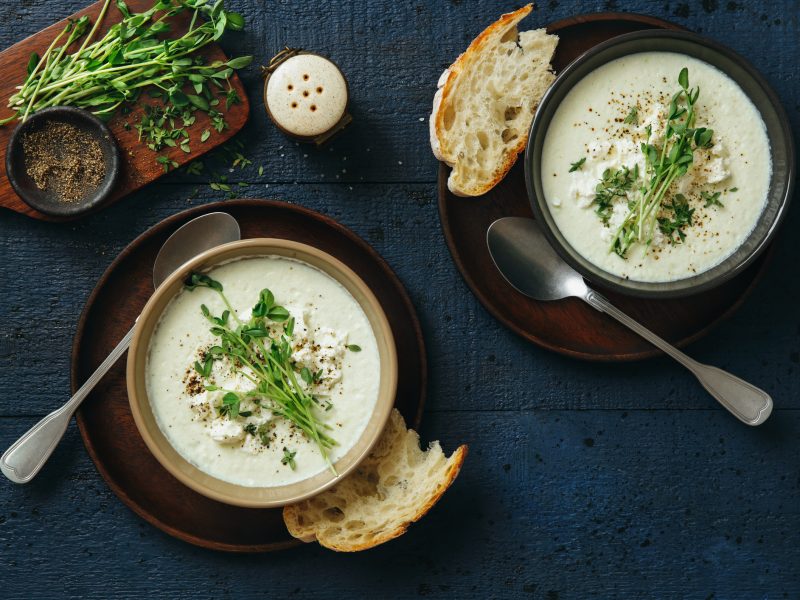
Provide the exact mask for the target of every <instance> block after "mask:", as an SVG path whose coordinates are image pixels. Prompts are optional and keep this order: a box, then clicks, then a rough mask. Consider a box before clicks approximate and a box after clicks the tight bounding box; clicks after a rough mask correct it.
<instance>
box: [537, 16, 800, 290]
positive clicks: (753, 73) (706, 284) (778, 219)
mask: <svg viewBox="0 0 800 600" xmlns="http://www.w3.org/2000/svg"><path fill="white" fill-rule="evenodd" d="M652 39H664V40H667V41H669V40H674V41H678V42H688V43H689V44H694V45H696V46H701V47H704V48H706V49H708V50H711V51H712V52H716V53H717V54H720V55H722V56H723V57H724V58H727V59H729V60H731V61H734V62H736V63H738V65H739V67H741V69H742V71H743V73H744V75H745V76H746V77H749V78H750V79H751V80H752V81H753V83H754V84H755V85H756V86H757V87H758V88H760V89H761V91H762V92H763V94H764V96H765V98H766V100H767V102H768V103H769V104H770V105H771V109H772V110H773V111H774V113H775V116H776V118H777V122H778V129H779V130H780V132H781V134H782V137H783V141H785V148H784V150H785V152H786V167H785V172H786V185H785V186H783V187H782V189H781V190H780V202H779V203H778V204H777V209H776V213H775V216H774V218H773V220H772V223H771V224H770V225H769V228H768V229H767V231H766V234H765V235H764V237H763V239H762V240H761V242H760V243H758V245H757V246H755V247H754V248H753V249H752V250H751V251H750V253H749V254H748V255H747V256H746V257H745V258H744V259H742V260H740V261H739V262H738V263H737V264H734V265H732V266H731V267H730V268H728V269H727V270H724V271H720V272H719V273H718V274H716V275H715V276H714V277H712V278H708V273H710V272H712V271H713V270H714V269H716V268H717V267H719V266H721V265H723V264H724V263H725V261H727V260H728V259H729V258H730V257H731V256H734V255H735V253H736V250H734V252H733V253H732V254H731V255H730V256H729V257H728V258H726V259H724V260H723V261H722V262H720V263H719V264H717V265H715V266H714V267H711V268H710V269H707V270H706V271H702V272H701V273H699V274H697V275H694V276H692V277H686V278H683V279H677V280H673V281H666V282H646V281H638V280H629V279H626V278H623V277H619V276H617V275H614V274H612V273H609V272H608V271H605V270H604V269H602V268H601V267H598V266H597V265H594V264H593V263H591V262H590V261H589V260H588V259H586V258H585V257H583V256H582V255H581V254H580V253H579V252H578V251H577V250H574V249H572V248H571V246H569V244H568V243H567V242H566V240H565V239H564V240H562V239H561V237H563V236H562V235H561V234H560V232H557V230H558V227H557V226H556V225H555V223H551V220H552V218H550V217H549V212H550V211H549V207H547V206H546V200H545V199H544V193H543V191H542V180H541V169H540V168H539V167H538V165H537V166H534V161H535V160H537V158H538V159H539V160H540V155H541V150H542V146H543V144H544V137H545V136H544V134H543V135H542V140H541V143H540V144H536V141H537V140H536V138H537V133H538V130H539V129H541V128H544V130H545V131H544V133H545V134H546V130H547V127H549V124H550V119H551V118H552V114H551V115H550V118H548V119H546V120H545V112H546V108H547V107H548V105H549V104H550V103H551V102H553V99H554V98H555V97H556V96H557V94H558V93H559V92H560V91H561V88H563V87H565V86H567V92H566V93H568V92H569V89H571V88H572V87H573V86H574V85H575V84H577V83H578V82H579V81H581V80H582V79H583V77H580V78H576V79H575V81H572V82H571V81H570V78H571V76H572V74H573V73H574V72H575V71H576V70H578V69H579V68H580V67H581V66H582V65H583V64H584V63H586V62H588V61H589V60H591V59H593V58H595V57H597V56H598V55H602V54H604V53H612V52H611V51H612V50H613V49H615V48H616V47H618V46H620V45H625V44H633V45H635V44H636V42H639V41H641V40H652ZM647 51H648V50H643V49H637V48H635V47H634V48H632V49H631V51H630V52H626V53H624V54H622V55H620V56H626V55H631V54H639V53H641V52H647ZM658 51H663V52H669V51H670V50H668V49H661V50H658ZM673 51H674V52H680V53H683V54H688V55H690V56H692V54H691V53H690V52H686V51H685V49H682V50H673ZM620 56H613V57H609V59H608V60H607V61H604V62H603V63H601V64H606V63H607V62H610V61H612V60H615V59H616V58H619V57H620ZM694 58H697V59H698V60H701V61H703V62H708V61H707V60H705V59H703V58H700V57H698V56H694ZM599 66H600V65H598V67H599ZM712 66H714V68H717V69H719V70H720V71H722V72H723V73H725V74H726V75H727V76H728V77H730V78H731V79H733V76H732V75H731V74H730V73H728V72H727V71H725V70H724V69H722V68H720V67H717V66H716V65H712ZM595 68H597V67H595ZM734 81H735V82H736V83H737V85H739V84H738V82H737V81H736V80H735V79H734ZM740 87H741V86H740ZM742 91H743V92H744V93H745V95H746V96H747V97H748V98H749V99H750V100H751V102H753V104H754V105H756V102H755V101H754V100H753V99H752V97H751V96H750V94H748V93H747V91H745V90H744V89H743V90H742ZM756 109H757V110H758V111H759V113H761V108H760V107H759V106H758V105H756ZM769 140H770V144H771V145H772V144H774V143H775V140H774V139H772V138H771V137H770V138H769ZM537 146H538V148H537ZM537 155H538V156H537ZM524 161H525V164H524V167H525V186H526V190H527V194H528V201H529V204H530V206H531V209H532V211H533V214H534V216H535V218H536V220H537V221H538V222H539V224H540V226H541V228H542V230H543V232H544V234H545V236H546V237H547V239H548V241H549V242H550V245H551V246H552V247H553V248H554V249H555V250H556V252H557V253H558V254H559V256H561V258H562V259H564V260H565V261H566V262H567V264H569V265H570V266H571V267H572V268H573V269H575V270H576V271H578V273H580V274H581V275H582V276H583V277H584V278H586V279H587V280H588V281H589V282H591V283H594V284H597V285H598V286H601V287H604V288H606V289H609V290H612V291H615V292H618V293H620V294H624V295H628V296H635V297H643V298H676V297H684V296H689V295H694V294H698V293H702V292H705V291H708V290H710V289H712V288H715V287H718V286H719V285H722V284H723V283H725V282H726V281H729V280H730V279H732V278H733V277H735V276H736V275H738V274H740V273H741V272H742V271H744V270H745V269H746V268H747V267H749V266H750V265H751V264H752V263H753V261H755V259H756V258H757V257H758V256H759V255H760V254H761V253H762V252H763V251H764V250H765V248H766V247H768V246H769V244H770V243H771V242H772V241H773V239H774V237H775V234H776V233H777V231H778V229H779V227H780V225H781V224H782V223H783V221H784V219H785V217H786V213H787V212H788V208H789V204H790V203H791V200H792V197H793V194H794V186H795V176H796V164H795V163H796V157H795V143H794V137H793V134H792V129H791V124H790V121H789V118H788V116H787V114H786V110H785V109H784V107H783V105H782V104H781V102H780V99H779V97H778V95H777V93H776V92H775V91H774V90H773V89H772V87H771V86H770V85H769V83H768V82H767V81H766V79H765V78H764V76H763V75H761V73H759V72H758V70H757V69H756V68H755V67H754V66H753V65H752V64H751V63H750V62H749V61H748V60H746V59H745V58H744V57H743V56H741V55H740V54H738V53H737V52H736V51H734V50H732V49H730V48H728V47H727V46H725V45H723V44H720V43H719V42H716V41H714V40H711V39H708V38H705V37H703V36H701V35H698V34H696V33H692V32H688V31H680V30H661V29H655V30H644V31H635V32H631V33H626V34H622V35H619V36H616V37H613V38H611V39H609V40H606V41H605V42H602V43H600V44H598V45H597V46H594V47H592V48H590V49H589V50H587V51H586V52H584V53H583V54H581V55H580V56H578V57H577V58H576V59H575V60H573V61H572V62H571V63H569V65H567V66H566V67H565V68H564V69H563V70H562V71H561V72H560V73H559V74H558V76H557V77H556V80H555V81H554V82H553V84H552V85H551V86H550V88H549V89H548V90H547V92H546V93H545V95H544V96H543V97H542V100H541V102H540V103H539V106H538V108H537V110H536V114H535V115H534V119H533V122H532V123H531V127H530V130H529V135H528V142H527V144H526V148H525V155H524ZM774 178H775V168H774V164H773V172H772V180H771V185H772V182H774ZM543 205H544V206H543ZM767 205H769V200H768V204H767ZM765 210H766V208H765ZM751 235H752V234H751ZM749 239H751V238H750V237H748V238H745V242H743V244H742V245H744V244H745V243H746V242H747V240H749ZM739 247H741V246H739ZM570 250H572V252H570ZM573 253H574V255H573ZM575 255H577V256H580V259H581V260H583V261H585V263H586V264H584V263H582V262H581V261H580V260H578V259H576V258H575ZM587 265H588V266H587ZM698 278H702V279H701V280H700V281H696V280H697V279H698ZM693 281H694V282H695V283H692V282H693Z"/></svg>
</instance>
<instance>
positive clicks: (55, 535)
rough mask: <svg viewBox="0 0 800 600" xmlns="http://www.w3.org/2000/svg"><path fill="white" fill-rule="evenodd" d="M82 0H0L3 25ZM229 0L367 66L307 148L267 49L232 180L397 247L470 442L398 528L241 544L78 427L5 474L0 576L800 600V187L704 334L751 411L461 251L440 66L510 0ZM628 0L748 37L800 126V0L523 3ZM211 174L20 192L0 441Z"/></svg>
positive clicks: (100, 585) (10, 241)
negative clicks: (446, 228) (172, 528)
mask: <svg viewBox="0 0 800 600" xmlns="http://www.w3.org/2000/svg"><path fill="white" fill-rule="evenodd" d="M86 1H88V0H86ZM84 2H85V0H62V1H61V2H58V3H54V2H47V0H4V1H3V3H2V9H0V47H7V46H9V45H11V44H12V43H14V42H15V41H17V40H19V39H22V38H23V37H24V36H27V35H29V34H32V33H34V32H36V31H38V30H39V29H41V28H43V27H45V26H46V25H49V24H50V23H51V22H53V21H55V20H57V19H60V18H63V17H65V16H67V15H69V14H71V13H72V12H74V11H75V10H77V9H79V8H81V7H82V5H83V4H84ZM230 5H231V6H232V7H233V8H235V9H237V10H240V11H241V12H242V13H243V14H244V15H245V16H246V18H247V22H248V24H247V28H246V30H245V32H243V34H242V35H240V36H238V37H234V36H229V37H228V38H226V39H225V43H224V46H225V48H226V49H227V50H228V51H229V52H230V53H247V54H249V53H253V54H255V55H256V57H257V60H260V61H262V62H263V61H266V60H267V59H268V58H269V57H270V56H271V55H272V54H273V53H274V52H275V51H277V50H278V49H279V48H280V47H282V46H283V45H285V44H289V45H293V46H303V47H306V48H309V49H315V50H318V51H321V52H323V53H326V54H328V55H330V56H331V57H332V58H334V59H335V60H336V61H337V62H338V63H339V64H340V65H341V66H342V67H343V69H344V71H345V72H346V74H347V76H348V78H349V79H350V83H351V87H352V91H353V107H352V112H353V116H354V118H355V123H354V124H353V126H352V127H351V129H350V130H349V131H348V132H347V133H346V134H345V135H343V136H342V137H341V138H340V139H338V140H337V141H335V142H334V143H333V144H332V145H330V146H329V147H326V148H325V149H323V150H321V151H317V150H315V149H313V148H308V147H305V146H297V145H296V144H295V143H293V142H290V141H288V140H287V139H285V138H284V137H282V136H281V135H280V134H278V133H277V131H276V130H275V129H274V128H273V127H272V126H271V125H270V124H269V122H268V121H267V119H266V117H265V115H264V114H263V112H262V110H261V103H260V78H259V75H258V72H257V69H256V68H255V67H251V68H250V69H249V70H247V71H246V72H245V73H244V74H243V76H244V79H245V81H246V84H247V87H248V92H249V94H250V98H251V101H252V103H253V111H252V117H251V121H250V126H249V127H247V129H246V130H245V131H244V132H243V133H242V134H241V135H240V136H239V137H238V139H239V140H241V142H242V143H243V146H244V150H243V153H244V154H245V155H246V156H248V157H249V158H251V159H252V161H253V164H252V165H251V166H249V167H248V168H246V169H244V170H237V171H235V172H234V173H227V172H225V169H223V172H224V174H225V175H227V176H228V177H229V179H230V181H233V182H238V181H242V182H245V183H247V184H249V185H248V186H247V187H244V186H241V187H238V186H235V187H236V188H237V192H240V195H242V196H251V197H276V198H283V199H287V200H289V201H291V202H296V203H298V204H302V205H304V206H308V207H310V208H313V209H316V210H319V211H321V212H323V213H326V214H328V215H331V216H332V217H334V218H336V219H338V220H340V221H341V222H342V223H344V224H345V225H347V226H348V227H351V228H353V229H354V230H355V231H356V232H358V233H359V234H360V235H362V236H363V237H364V238H365V239H367V240H368V241H369V242H370V243H371V244H373V245H374V246H375V248H377V250H378V251H379V252H380V253H381V254H383V256H384V257H385V258H386V259H387V261H388V262H389V264H390V265H391V266H392V267H393V268H394V269H395V270H396V271H397V273H398V274H399V276H400V278H401V279H402V280H403V282H404V283H405V285H406V286H407V287H408V290H409V292H410V294H411V297H412V299H413V301H414V303H415V304H416V307H417V310H418V311H419V314H420V317H421V320H422V323H423V328H424V331H425V337H426V341H427V344H428V348H429V362H430V369H431V382H430V388H429V392H430V394H429V400H428V403H427V408H426V411H425V417H424V424H423V427H422V435H423V438H424V439H426V440H431V439H441V440H442V443H443V445H444V446H445V448H446V449H447V450H448V451H450V450H452V449H453V448H454V447H455V446H456V445H457V444H459V443H461V442H468V443H469V444H470V447H471V450H470V455H469V457H468V460H467V462H466V465H465V467H464V470H463V471H462V473H461V475H460V477H459V479H458V480H457V481H456V483H455V485H454V487H453V488H452V489H451V490H450V491H449V492H448V493H447V494H446V495H445V496H444V498H443V500H442V502H441V503H440V504H439V505H438V506H437V507H436V508H435V509H434V510H433V511H432V513H431V514H430V515H429V517H428V518H426V519H425V520H423V521H422V522H420V523H418V524H416V525H414V526H412V527H411V529H410V531H409V532H408V534H406V535H405V536H403V537H402V538H400V539H398V540H396V541H393V542H390V543H388V544H386V545H384V546H382V547H380V548H378V549H375V550H372V551H370V552H365V553H362V554H358V555H337V554H334V553H331V552H328V551H325V550H322V549H320V548H319V547H317V546H307V547H301V548H298V549H295V550H290V551H287V552H282V553H275V554H267V555H245V556H237V555H226V554H221V553H215V552H211V551H206V550H201V549H198V548H195V547H193V546H190V545H187V544H185V543H182V542H179V541H177V540H174V539H172V538H170V537H169V536H167V535H166V534H164V533H161V532H160V531H158V530H156V529H154V528H152V527H150V526H149V525H147V524H146V523H145V522H144V521H142V520H140V519H139V518H138V517H137V516H136V515H134V514H133V513H132V512H131V511H129V510H128V509H127V508H126V507H125V506H124V505H123V504H122V503H121V502H120V501H119V500H118V499H117V498H116V497H115V496H114V495H113V494H112V492H111V491H110V490H109V489H108V488H107V487H106V486H105V484H104V483H103V481H102V480H101V478H100V476H99V475H98V474H97V472H96V471H95V468H94V466H93V465H92V463H91V462H90V461H89V458H88V457H87V455H86V452H85V451H84V448H83V445H82V443H81V440H80V437H79V435H78V432H77V430H76V428H75V427H74V426H72V427H70V429H69V431H68V432H67V435H66V438H65V439H64V441H63V442H62V444H61V446H60V447H59V448H58V450H57V452H56V453H55V455H54V457H53V459H52V460H51V461H50V463H49V464H48V465H47V467H46V468H45V470H44V471H43V472H42V474H41V475H40V476H39V478H38V479H36V480H35V481H34V482H33V483H31V484H29V485H27V486H24V487H18V486H14V485H12V484H11V483H9V482H6V481H0V597H2V598H32V597H43V598H53V597H58V596H84V597H90V598H111V597H142V596H143V595H148V596H150V595H152V596H160V597H173V598H177V597H194V596H196V597H205V596H209V597H283V596H297V597H332V598H349V597H362V596H367V597H383V598H399V597H416V596H432V597H444V596H453V597H461V598H463V597H475V598H488V597H498V598H508V597H518V598H546V599H553V598H582V597H596V598H612V597H622V598H636V597H639V598H644V597H647V598H668V597H669V598H798V597H800V341H799V340H798V337H799V334H800V310H798V304H800V280H799V279H798V276H797V275H798V272H797V262H798V258H800V255H799V254H798V249H797V242H796V240H797V233H796V232H797V229H798V227H800V218H798V211H797V209H796V208H795V209H794V210H793V211H791V213H790V215H789V218H788V220H787V222H786V224H785V225H784V228H783V232H782V235H781V236H780V239H779V240H778V242H777V244H778V248H777V252H776V255H775V259H774V261H773V262H772V264H771V266H770V268H769V270H768V273H767V275H766V276H765V277H764V279H763V281H762V282H761V283H760V285H759V286H758V288H757V291H756V292H755V293H754V294H753V295H752V296H751V297H750V298H749V299H748V301H747V302H746V304H745V305H744V307H743V308H742V309H741V310H740V311H739V312H738V313H737V314H736V316H735V317H733V318H732V319H730V320H728V321H727V322H725V323H724V324H723V325H722V326H720V327H719V328H718V329H717V330H715V331H714V332H713V333H712V334H711V335H709V336H708V337H707V338H705V339H704V340H702V341H700V342H698V343H696V344H693V345H692V346H691V347H690V348H689V351H690V352H691V354H693V355H694V356H696V357H697V358H699V359H701V360H703V361H707V362H710V363H713V364H716V365H719V366H721V367H723V368H725V369H729V370H730V371H732V372H734V373H737V374H739V375H741V376H743V377H745V378H747V379H750V380H752V381H753V382H754V383H756V384H758V385H760V386H762V387H763V388H764V389H766V390H767V391H768V392H769V393H770V394H772V395H773V397H774V399H775V406H776V410H775V413H774V414H773V416H772V418H771V419H770V421H769V422H768V423H767V424H766V425H765V426H763V427H761V428H758V429H750V428H747V427H745V426H743V425H741V424H740V423H739V422H737V421H736V420H735V419H734V418H733V417H731V416H730V415H728V414H727V413H726V412H725V411H723V410H721V409H720V408H718V407H717V406H716V404H715V403H714V401H713V400H712V399H711V398H710V397H709V396H708V395H706V394H705V393H704V392H703V391H702V390H701V389H700V388H699V386H698V385H696V383H695V381H694V380H692V378H691V377H690V376H689V375H688V374H687V373H685V372H684V371H682V370H681V369H680V368H678V367H677V366H676V365H674V364H673V363H672V362H670V361H668V360H666V359H656V360H651V361H646V362H642V363H637V364H623V365H596V364H588V363H584V362H579V361H575V360H571V359H566V358H563V357H560V356H557V355H554V354H551V353H548V352H546V351H543V350H541V349H539V348H537V347H535V346H531V345H529V344H527V343H525V342H523V341H521V340H520V339H518V338H517V337H515V336H514V335H513V334H512V333H510V332H508V331H506V330H505V329H503V328H502V327H501V326H500V325H498V324H497V323H496V322H495V321H494V320H493V319H492V318H491V317H490V316H489V315H488V314H487V313H486V312H485V311H484V310H483V308H482V307H481V306H480V305H479V304H478V303H477V301H476V300H475V299H474V298H473V296H472V295H471V294H470V292H469V291H468V290H467V288H466V286H465V285H464V283H463V281H462V280H461V277H460V275H459V274H458V272H457V271H456V270H455V268H454V266H453V264H452V263H451V260H450V256H449V253H448V250H447V247H446V246H445V243H444V241H443V238H442V234H441V231H440V226H439V220H438V215H437V207H436V186H435V178H436V169H437V165H436V162H435V160H434V158H433V156H432V155H431V153H430V151H429V147H428V134H427V116H428V112H429V109H430V104H431V99H432V95H433V92H434V88H435V84H436V79H437V77H438V75H439V73H440V71H441V70H442V69H443V68H444V67H445V66H447V65H448V64H449V63H450V62H451V60H452V59H454V58H455V56H456V55H457V54H458V53H459V52H460V51H461V50H463V48H464V47H465V46H466V45H467V43H468V42H469V41H470V40H471V39H472V37H473V36H475V35H476V34H477V33H478V32H479V31H480V30H481V29H482V28H483V27H484V26H485V25H486V24H488V23H489V22H491V21H492V20H493V19H494V18H495V17H496V16H498V15H499V14H500V13H501V12H506V11H508V10H510V9H512V8H516V6H517V5H516V3H508V2H503V1H501V0H492V1H483V0H482V1H480V2H478V1H477V0H451V1H450V2H444V1H436V2H424V1H423V0H417V1H414V2H390V1H385V0H381V1H378V0H374V1H365V0H361V1H348V2H334V1H331V2H291V1H288V0H283V1H278V2H267V1H264V0H230ZM609 9H611V10H624V11H636V12H642V13H648V14H652V15H656V16H660V17H664V18H668V19H672V20H674V21H676V22H677V23H680V24H682V25H685V26H687V27H689V28H691V29H694V30H696V31H699V32H702V33H704V34H706V35H708V36H710V37H712V38H714V39H716V40H719V41H721V42H723V43H725V44H728V45H730V46H731V47H733V48H734V49H736V50H737V51H739V52H741V53H742V54H744V55H745V56H747V57H749V58H750V59H751V60H752V61H753V62H754V63H755V65H756V66H757V67H758V68H759V69H761V71H762V72H763V73H764V75H765V76H766V77H767V79H768V80H769V81H770V82H771V83H772V84H773V85H774V86H775V88H776V89H777V91H778V93H779V95H780V96H781V99H782V101H783V103H784V105H785V107H786V109H787V111H788V112H789V115H790V118H791V120H792V124H793V126H794V131H795V135H797V132H798V126H799V125H800V115H798V111H800V97H798V75H797V73H798V69H797V60H798V56H800V37H799V36H798V18H800V4H798V2H797V1H796V0H794V1H792V0H782V1H779V2H769V3H766V2H765V3H760V2H744V1H741V0H740V1H738V2H726V1H723V0H703V1H702V2H688V3H687V2H674V1H666V0H638V1H631V2H623V1H617V2H614V1H608V2H599V1H583V2H577V1H563V0H562V1H560V2H557V1H550V2H547V1H544V0H543V1H542V2H541V3H540V7H539V8H538V10H537V11H536V12H535V13H534V15H533V16H532V17H531V18H529V19H528V23H529V27H532V26H540V25H544V24H546V23H547V22H549V21H553V20H555V19H560V18H563V17H567V16H570V15H573V14H577V13H579V12H593V11H602V10H609ZM260 165H263V167H264V169H263V175H259V174H258V167H259V166H260ZM209 169H211V166H209ZM217 170H219V167H217ZM207 183H208V176H205V177H192V176H189V175H186V174H184V173H180V172H176V173H174V174H171V175H169V176H168V177H165V178H164V179H162V180H161V182H159V183H157V184H155V185H151V186H150V187H148V188H146V189H144V190H142V191H141V192H140V193H137V194H135V195H134V196H131V197H129V198H127V199H126V200H124V201H123V202H121V203H119V204H118V205H116V206H114V207H112V208H109V209H108V210H105V211H103V212H101V213H99V214H97V215H95V216H92V217H90V218H88V219H85V220H82V221H79V222H77V223H74V224H48V223H42V222H36V221H32V220H30V219H27V218H25V217H22V216H19V215H16V214H12V213H10V212H3V213H2V214H0V286H2V291H1V292H0V390H2V391H1V392H0V445H2V447H3V448H5V447H6V446H7V445H8V444H10V443H11V442H12V441H13V440H14V439H15V438H16V437H17V436H18V435H19V434H21V433H22V432H23V431H24V430H25V429H27V428H28V427H29V426H30V425H32V424H33V423H34V422H35V421H36V420H38V419H39V418H40V417H41V416H43V415H44V414H46V413H47V412H49V411H50V410H52V409H53V408H55V407H56V406H57V405H59V404H61V403H62V402H63V401H64V400H65V399H66V398H67V397H68V396H69V389H70V387H69V375H68V373H69V360H70V357H69V353H70V344H71V342H72V336H73V332H74V328H75V323H76V320H77V318H78V316H79V314H80V312H81V309H82V307H83V304H84V301H85V300H86V298H87V296H88V294H89V293H90V291H91V290H92V288H93V286H94V284H95V282H96V280H97V279H98V277H99V276H100V275H101V273H102V272H103V270H104V269H105V268H106V267H107V266H108V264H109V263H110V262H111V260H112V259H113V258H114V256H115V255H116V254H117V253H118V252H119V251H120V250H121V249H122V248H123V247H124V246H125V245H126V244H128V243H129V242H130V241H131V240H132V239H133V238H134V237H136V236H137V235H139V234H140V233H141V232H142V231H144V230H145V229H146V228H148V227H150V226H151V225H153V224H155V223H157V222H158V221H159V220H161V219H163V218H164V217H166V216H168V215H171V214H173V213H175V212H177V211H180V210H182V209H184V208H187V207H189V206H193V205H197V204H200V203H204V202H208V201H211V200H214V199H220V192H216V191H213V190H210V189H209V187H208V185H207Z"/></svg>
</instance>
